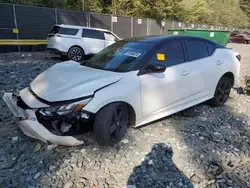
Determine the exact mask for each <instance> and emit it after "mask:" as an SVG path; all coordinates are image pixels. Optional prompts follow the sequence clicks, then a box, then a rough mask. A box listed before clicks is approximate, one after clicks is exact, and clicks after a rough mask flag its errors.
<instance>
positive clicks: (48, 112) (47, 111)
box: [39, 98, 92, 116]
mask: <svg viewBox="0 0 250 188" xmlns="http://www.w3.org/2000/svg"><path fill="white" fill-rule="evenodd" d="M91 99H92V98H88V99H85V100H82V101H78V102H75V103H71V104H67V105H62V106H56V107H49V108H43V109H41V110H40V111H39V112H40V114H42V115H44V116H53V115H67V114H69V113H72V112H79V111H81V110H82V108H83V107H84V106H86V105H87V104H88V103H89V101H90V100H91Z"/></svg>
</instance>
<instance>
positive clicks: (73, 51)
mask: <svg viewBox="0 0 250 188" xmlns="http://www.w3.org/2000/svg"><path fill="white" fill-rule="evenodd" d="M83 56H84V52H83V50H82V49H81V48H79V47H76V46H75V47H71V48H70V49H69V52H68V58H69V59H70V60H73V61H77V62H79V61H81V60H82V59H83Z"/></svg>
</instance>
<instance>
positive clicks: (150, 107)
mask: <svg viewBox="0 0 250 188" xmlns="http://www.w3.org/2000/svg"><path fill="white" fill-rule="evenodd" d="M155 63H162V64H165V65H166V67H167V68H166V70H165V72H164V73H150V74H144V75H141V76H139V78H140V82H141V101H142V109H143V115H144V117H147V116H150V115H154V114H157V113H161V112H170V111H172V112H174V111H176V110H177V109H179V108H182V105H187V104H188V103H189V100H190V82H191V81H192V80H191V79H190V76H189V75H190V74H191V71H192V70H191V67H190V64H189V63H188V62H187V61H186V58H185V53H184V50H183V45H182V41H181V40H174V41H171V42H168V43H166V44H164V45H163V46H162V47H160V48H159V49H158V50H156V52H155V53H153V54H152V57H151V58H150V59H149V62H148V64H155Z"/></svg>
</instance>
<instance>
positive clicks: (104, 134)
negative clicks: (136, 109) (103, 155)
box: [94, 103, 129, 146]
mask: <svg viewBox="0 0 250 188" xmlns="http://www.w3.org/2000/svg"><path fill="white" fill-rule="evenodd" d="M128 115H129V111H128V108H127V107H126V105H124V104H122V103H111V104H109V105H107V106H105V107H103V108H102V109H101V110H99V111H98V112H97V114H96V117H95V122H94V136H95V139H96V141H97V143H98V144H99V145H101V146H112V145H114V144H116V143H118V142H119V141H121V140H122V139H123V138H124V137H125V135H126V132H127V128H128V125H129V117H128ZM117 119H118V120H119V121H117Z"/></svg>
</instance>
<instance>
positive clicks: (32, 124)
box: [3, 93, 83, 146]
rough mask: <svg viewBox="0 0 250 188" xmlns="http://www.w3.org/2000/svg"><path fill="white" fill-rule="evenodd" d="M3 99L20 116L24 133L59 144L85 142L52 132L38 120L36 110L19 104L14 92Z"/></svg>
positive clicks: (5, 94) (6, 94) (76, 144)
mask: <svg viewBox="0 0 250 188" xmlns="http://www.w3.org/2000/svg"><path fill="white" fill-rule="evenodd" d="M3 100H4V101H5V103H6V105H7V106H8V108H9V109H10V111H11V112H12V113H13V114H14V116H15V117H17V118H19V120H18V124H19V126H20V128H21V130H22V131H23V133H24V134H26V135H27V136H29V137H32V138H35V139H39V140H41V141H43V142H45V143H48V142H49V143H53V144H57V145H65V146H78V145H81V144H83V141H80V140H77V139H76V138H74V137H72V136H58V135H54V134H52V133H51V132H50V131H49V130H48V129H46V128H45V127H44V126H43V125H42V124H40V123H39V122H38V120H37V118H36V114H35V111H34V110H32V109H25V110H24V109H22V108H20V107H18V106H17V104H16V99H15V96H13V94H12V93H4V96H3Z"/></svg>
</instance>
